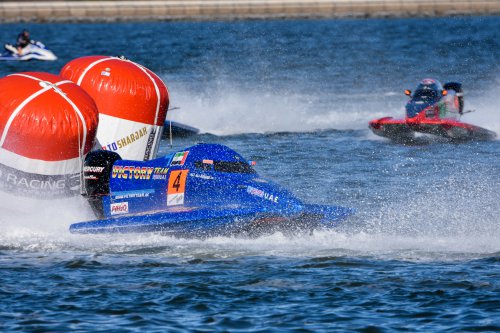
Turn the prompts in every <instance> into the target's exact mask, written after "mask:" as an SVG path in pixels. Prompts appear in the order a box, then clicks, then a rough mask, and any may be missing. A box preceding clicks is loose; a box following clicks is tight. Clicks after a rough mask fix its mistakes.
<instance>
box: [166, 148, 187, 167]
mask: <svg viewBox="0 0 500 333" xmlns="http://www.w3.org/2000/svg"><path fill="white" fill-rule="evenodd" d="M188 154H189V151H181V152H178V153H175V155H174V157H173V158H172V162H171V163H170V165H184V162H186V158H187V156H188Z"/></svg>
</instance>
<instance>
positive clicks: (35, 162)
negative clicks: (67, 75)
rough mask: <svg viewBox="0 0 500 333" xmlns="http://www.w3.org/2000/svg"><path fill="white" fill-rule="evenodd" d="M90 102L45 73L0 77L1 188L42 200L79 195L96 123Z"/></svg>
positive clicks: (68, 84) (75, 88)
mask: <svg viewBox="0 0 500 333" xmlns="http://www.w3.org/2000/svg"><path fill="white" fill-rule="evenodd" d="M98 121H99V118H98V110H97V106H96V104H95V103H94V101H93V100H92V98H91V97H90V96H89V95H88V94H87V93H86V92H85V91H84V90H83V89H82V88H80V87H79V86H77V85H76V84H75V83H73V82H71V81H70V80H65V79H63V78H61V77H59V76H57V75H53V74H48V73H18V74H12V75H9V76H6V77H4V78H1V79H0V189H2V190H3V191H6V192H10V193H14V194H21V195H28V196H38V197H44V198H53V197H62V196H68V195H76V194H79V193H80V174H81V168H82V165H83V159H84V157H85V155H86V154H87V153H88V152H89V151H90V150H91V149H92V146H93V144H94V140H95V135H96V131H97V125H98Z"/></svg>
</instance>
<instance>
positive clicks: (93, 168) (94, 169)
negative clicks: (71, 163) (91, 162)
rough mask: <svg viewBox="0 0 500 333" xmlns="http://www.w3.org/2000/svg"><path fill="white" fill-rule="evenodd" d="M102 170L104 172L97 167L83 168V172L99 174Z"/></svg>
mask: <svg viewBox="0 0 500 333" xmlns="http://www.w3.org/2000/svg"><path fill="white" fill-rule="evenodd" d="M103 170H104V167H98V166H84V167H83V172H95V173H101V172H102V171H103Z"/></svg>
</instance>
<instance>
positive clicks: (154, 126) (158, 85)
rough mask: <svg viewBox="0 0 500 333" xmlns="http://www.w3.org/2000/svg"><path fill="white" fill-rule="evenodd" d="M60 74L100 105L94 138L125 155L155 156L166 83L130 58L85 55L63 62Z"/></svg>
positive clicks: (132, 157) (158, 140)
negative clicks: (64, 63)
mask: <svg viewBox="0 0 500 333" xmlns="http://www.w3.org/2000/svg"><path fill="white" fill-rule="evenodd" d="M60 75H61V76H62V77H64V78H66V79H68V80H72V81H73V82H75V83H76V84H78V85H79V86H81V87H82V88H83V89H84V90H85V91H86V92H87V93H89V95H90V96H92V98H93V99H94V100H95V102H96V104H97V108H98V109H99V128H98V130H97V141H98V142H99V145H100V146H101V147H102V149H104V150H109V151H113V152H116V153H118V154H119V155H120V156H121V157H122V158H124V159H133V160H145V161H146V160H150V159H152V158H154V157H156V153H157V151H158V147H159V143H160V139H161V135H162V132H163V124H164V122H165V116H166V114H167V109H168V103H169V96H168V89H167V86H166V85H165V83H163V81H162V80H161V79H160V78H159V77H158V76H157V75H156V74H155V73H153V72H152V71H150V70H149V69H147V68H145V67H143V66H141V65H139V64H136V63H134V62H132V61H130V60H127V59H124V58H118V57H109V56H88V57H82V58H78V59H74V60H72V61H70V62H69V63H67V64H66V65H65V66H64V67H63V68H62V70H61V72H60Z"/></svg>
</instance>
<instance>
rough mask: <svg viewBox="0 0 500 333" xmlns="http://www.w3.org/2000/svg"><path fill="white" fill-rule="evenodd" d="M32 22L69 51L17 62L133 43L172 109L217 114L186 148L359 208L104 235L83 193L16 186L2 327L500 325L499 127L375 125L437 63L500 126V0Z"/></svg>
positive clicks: (8, 213) (1, 217)
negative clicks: (469, 7)
mask: <svg viewBox="0 0 500 333" xmlns="http://www.w3.org/2000/svg"><path fill="white" fill-rule="evenodd" d="M26 26H27V27H28V28H30V30H31V31H32V35H33V36H32V37H33V38H35V39H40V40H42V41H43V42H45V43H46V44H47V46H49V47H50V48H51V49H53V50H54V51H55V53H56V54H57V55H58V56H59V57H60V59H59V60H58V61H56V62H53V63H40V62H30V63H8V64H5V63H0V74H1V75H6V74H9V73H12V72H18V71H27V70H30V71H31V70H42V71H50V72H58V71H59V69H60V68H61V67H62V66H63V65H64V64H65V63H66V62H67V61H69V60H71V59H73V58H75V57H78V56H83V55H90V54H111V55H120V54H124V55H126V56H127V57H129V58H130V59H132V60H135V61H137V62H139V63H142V64H144V65H146V66H147V67H149V68H150V69H152V70H153V71H155V72H156V73H158V74H160V75H161V76H162V77H163V78H164V79H165V81H166V83H167V85H168V86H169V89H170V93H171V99H172V104H173V105H174V106H179V107H180V108H181V109H179V110H175V111H172V112H171V115H169V116H168V117H169V118H170V117H171V119H175V120H178V121H182V122H185V123H188V124H190V125H193V126H197V127H199V128H200V129H201V130H202V132H204V133H206V134H203V135H200V136H198V137H196V138H191V139H177V140H174V148H180V147H184V146H187V145H190V144H192V143H194V142H198V141H205V142H219V143H224V144H227V145H229V146H230V147H232V148H234V149H236V150H237V151H239V152H240V153H241V154H242V155H243V156H245V157H247V158H248V159H252V160H255V161H257V167H256V168H257V170H258V171H259V172H260V173H261V174H262V175H264V176H266V177H269V178H272V179H274V180H276V181H277V182H279V183H281V184H283V185H285V186H286V187H288V188H290V189H291V190H292V191H293V192H294V193H295V194H296V195H297V196H298V197H300V198H302V199H303V200H304V201H306V202H309V203H322V204H341V205H345V206H349V207H353V208H356V209H357V211H358V213H357V215H356V216H355V217H354V218H352V219H351V220H349V221H347V222H346V223H345V224H344V225H342V226H341V227H340V228H339V229H338V230H335V231H329V232H326V231H324V232H315V233H314V234H311V235H310V234H307V235H298V236H295V237H285V236H283V235H281V234H274V235H270V236H266V237H262V238H258V239H239V238H222V237H219V238H211V239H207V240H196V239H191V240H184V239H175V238H170V237H163V236H158V235H118V236H116V235H115V236H96V237H94V236H93V237H88V236H81V235H70V234H69V233H68V232H67V227H68V225H69V224H70V223H71V222H74V221H77V220H84V219H87V218H90V217H91V213H90V210H89V209H88V208H87V207H86V205H85V202H83V201H82V200H80V198H72V199H67V200H61V201H57V202H50V203H47V202H39V201H34V200H28V199H21V198H11V197H9V196H8V195H5V194H2V195H1V197H0V199H2V201H3V202H4V203H8V205H3V206H5V207H3V208H2V211H1V213H0V300H1V302H0V330H2V331H14V330H19V331H37V332H47V331H50V332H53V331H63V332H67V331H109V330H112V331H148V332H154V331H161V332H165V331H177V332H182V331H229V332H235V331H245V332H247V331H251V332H264V331H266V332H267V331H269V332H272V331H276V332H277V331H292V332H294V331H297V332H308V331H311V332H318V331H323V332H331V331H364V332H385V331H416V330H421V331H499V330H500V311H499V310H498V309H500V282H499V281H500V262H499V261H500V228H499V227H500V218H499V214H500V163H499V161H500V158H499V156H500V144H499V141H498V140H495V141H490V142H473V143H466V144H459V145H458V144H449V143H443V142H422V143H421V144H419V145H414V146H402V145H397V144H392V143H390V142H388V141H386V140H383V139H380V138H377V137H375V136H374V135H373V134H371V133H370V132H369V130H368V129H367V122H368V120H370V119H372V118H376V117H379V116H383V115H400V114H402V110H403V105H404V103H405V100H406V97H405V96H404V95H403V94H402V90H403V89H404V88H413V87H414V86H415V84H416V83H417V81H418V80H419V79H421V78H423V77H429V76H430V77H435V78H438V79H440V80H442V81H448V80H457V81H460V82H462V83H463V84H464V87H465V89H466V108H467V109H475V110H476V112H473V113H470V114H468V115H466V116H464V117H463V120H464V121H468V122H471V123H474V124H477V125H480V126H484V127H487V128H489V129H491V130H494V131H496V132H497V133H499V134H500V110H499V108H498V103H499V102H500V98H499V97H498V96H500V66H499V61H498V59H500V36H499V35H498V31H500V19H499V17H483V18H474V17H468V18H453V19H405V20H337V21H333V20H332V21H330V20H319V21H250V22H246V21H241V22H232V23H227V22H218V23H147V24H146V23H144V24H111V25H107V24H100V25H98V24H95V25H92V24H88V25H87V24H47V25H26ZM1 28H2V29H1V30H0V37H1V40H4V41H6V42H7V41H10V40H12V39H13V38H14V37H15V35H16V34H17V32H18V30H20V29H22V28H23V26H21V25H2V27H1ZM171 149H172V148H171V147H170V146H169V145H168V143H167V142H165V143H164V145H163V146H162V148H161V151H162V152H168V151H170V150H171Z"/></svg>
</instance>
